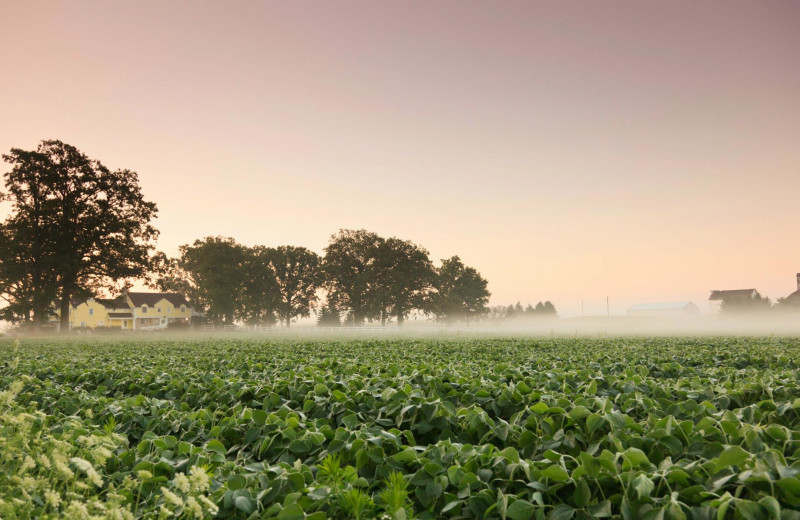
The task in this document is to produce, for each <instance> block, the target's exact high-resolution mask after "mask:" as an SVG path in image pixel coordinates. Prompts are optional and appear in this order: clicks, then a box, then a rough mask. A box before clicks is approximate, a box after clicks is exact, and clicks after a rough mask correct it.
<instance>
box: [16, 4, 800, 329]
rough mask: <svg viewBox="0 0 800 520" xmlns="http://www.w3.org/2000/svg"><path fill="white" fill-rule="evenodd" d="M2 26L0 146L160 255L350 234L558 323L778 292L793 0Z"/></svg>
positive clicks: (253, 8) (238, 13)
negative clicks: (132, 228) (154, 245)
mask: <svg viewBox="0 0 800 520" xmlns="http://www.w3.org/2000/svg"><path fill="white" fill-rule="evenodd" d="M3 7H4V9H3V11H4V14H5V16H4V17H3V19H2V20H0V28H1V29H2V30H1V31H0V48H2V49H3V51H2V53H3V58H4V60H3V62H4V65H5V68H6V71H7V72H6V81H4V82H2V83H0V103H1V105H0V109H1V112H0V113H2V114H3V120H4V123H5V124H3V125H2V126H0V153H8V151H9V149H10V148H12V147H16V148H23V149H33V148H35V147H36V145H37V144H38V142H39V141H40V140H41V139H59V140H62V141H64V142H67V143H69V144H72V145H74V146H76V147H77V148H78V149H80V150H81V151H82V152H84V153H86V154H87V155H88V156H89V157H91V158H93V159H98V160H100V161H102V162H103V163H104V164H105V165H106V166H108V167H110V168H112V169H116V168H128V169H131V170H134V171H136V172H137V173H138V174H139V177H140V184H141V187H142V191H143V193H144V194H145V196H146V197H147V198H148V199H149V200H152V201H154V202H156V203H157V204H158V207H159V218H158V219H157V220H156V221H155V225H156V227H158V229H160V231H161V238H160V240H159V244H158V247H159V249H161V250H163V251H165V252H167V253H169V254H176V253H177V247H178V245H180V244H183V243H189V242H192V241H194V240H195V239H197V238H201V237H204V236H207V235H222V236H231V237H234V238H235V239H236V240H238V241H239V242H241V243H243V244H247V245H255V244H264V245H269V246H277V245H283V244H292V245H300V246H305V247H308V248H309V249H312V250H314V251H316V252H318V253H322V249H323V248H324V247H325V245H326V244H327V242H328V238H329V236H330V235H331V234H333V233H335V232H336V231H337V230H338V229H340V228H357V229H358V228H365V229H368V230H371V231H375V232H377V233H379V234H381V235H384V236H398V237H401V238H405V239H410V240H413V241H414V242H416V243H418V244H421V245H422V246H424V247H425V248H427V249H428V250H429V251H430V253H431V257H432V259H434V261H435V262H436V263H437V264H438V261H439V259H441V258H447V257H450V256H452V255H459V256H460V257H461V258H462V260H463V261H464V262H465V263H466V264H468V265H471V266H473V267H475V268H476V269H478V270H479V271H480V272H481V274H482V275H483V276H484V277H485V278H487V279H488V281H489V290H490V291H491V292H492V299H491V303H490V304H491V305H508V304H511V303H516V302H517V301H520V302H522V304H523V305H526V304H527V303H532V304H536V302H538V301H540V300H541V301H544V300H550V301H552V302H553V303H554V304H555V305H556V308H557V309H558V311H559V313H560V314H561V315H562V316H576V315H580V314H581V301H584V313H585V314H586V315H598V314H601V315H602V314H605V312H606V296H609V297H610V304H611V313H612V314H617V315H619V314H624V313H625V310H626V309H627V307H628V306H630V305H631V304H633V303H637V302H666V301H679V300H680V301H693V302H694V303H695V304H696V305H697V306H698V307H699V308H700V309H701V311H706V310H707V308H708V301H707V299H708V295H709V291H710V290H712V289H740V288H755V289H758V290H759V291H760V292H761V294H762V295H766V296H769V297H770V298H772V299H773V300H775V299H776V298H778V297H783V296H787V295H788V294H789V293H791V292H793V291H795V290H796V289H797V287H796V282H795V273H797V272H800V241H798V240H797V231H796V226H797V222H798V211H797V209H796V202H795V197H797V195H798V193H800V146H798V142H800V96H798V93H799V92H800V67H799V66H798V55H800V3H797V2H789V1H776V2H759V3H753V2H741V1H726V2H721V1H717V2H704V3H701V4H698V3H694V2H688V1H678V2H669V3H667V2H632V1H628V2H618V3H614V4H613V6H612V4H600V3H596V2H570V3H568V4H566V3H555V2H503V3H484V2H471V1H459V2H437V3H424V2H404V3H403V4H389V3H380V4H375V3H369V2H341V3H311V2H304V3H280V4H279V3H269V4H261V3H255V2H240V3H226V4H195V3H191V2H169V3H157V2H139V3H131V4H109V3H106V2H89V1H87V2H81V3H53V4H28V3H22V2H4V3H3ZM9 169H10V166H9V165H8V164H7V163H4V162H3V163H2V169H1V170H0V172H3V173H4V172H6V171H8V170H9ZM0 208H2V209H0V212H2V214H0V217H2V218H4V217H5V215H6V213H7V211H8V205H3V206H2V207H0Z"/></svg>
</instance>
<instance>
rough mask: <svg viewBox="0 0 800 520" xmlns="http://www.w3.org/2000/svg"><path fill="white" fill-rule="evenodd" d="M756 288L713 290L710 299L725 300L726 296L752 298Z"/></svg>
mask: <svg viewBox="0 0 800 520" xmlns="http://www.w3.org/2000/svg"><path fill="white" fill-rule="evenodd" d="M755 292H756V290H755V289H734V290H732V291H711V296H709V297H708V299H709V300H723V299H725V298H751V297H752V296H753V294H754V293H755Z"/></svg>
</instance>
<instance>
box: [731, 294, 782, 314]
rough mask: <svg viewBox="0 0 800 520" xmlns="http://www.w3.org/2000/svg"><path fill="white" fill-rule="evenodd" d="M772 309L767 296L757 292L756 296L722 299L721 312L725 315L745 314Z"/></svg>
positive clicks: (736, 296)
mask: <svg viewBox="0 0 800 520" xmlns="http://www.w3.org/2000/svg"><path fill="white" fill-rule="evenodd" d="M771 307H772V302H771V301H770V299H769V298H767V297H766V296H761V294H760V293H759V292H758V291H756V292H755V294H754V295H752V296H750V295H732V296H725V297H724V298H723V299H722V305H721V306H720V311H721V312H722V313H724V314H745V313H753V312H763V311H767V310H769V309H770V308H771Z"/></svg>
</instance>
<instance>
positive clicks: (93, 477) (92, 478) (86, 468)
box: [69, 457, 103, 487]
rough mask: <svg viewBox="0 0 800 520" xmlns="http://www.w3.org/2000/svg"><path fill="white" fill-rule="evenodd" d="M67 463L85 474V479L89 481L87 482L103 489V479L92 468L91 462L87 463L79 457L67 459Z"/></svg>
mask: <svg viewBox="0 0 800 520" xmlns="http://www.w3.org/2000/svg"><path fill="white" fill-rule="evenodd" d="M69 461H70V462H71V463H72V464H73V465H74V466H75V467H76V468H78V469H79V470H81V471H83V472H84V473H86V478H87V479H89V482H91V483H92V484H94V485H95V486H97V487H103V478H102V477H101V476H100V474H99V473H98V472H97V470H96V469H94V466H92V463H91V462H89V461H88V460H86V459H82V458H80V457H72V458H71V459H69Z"/></svg>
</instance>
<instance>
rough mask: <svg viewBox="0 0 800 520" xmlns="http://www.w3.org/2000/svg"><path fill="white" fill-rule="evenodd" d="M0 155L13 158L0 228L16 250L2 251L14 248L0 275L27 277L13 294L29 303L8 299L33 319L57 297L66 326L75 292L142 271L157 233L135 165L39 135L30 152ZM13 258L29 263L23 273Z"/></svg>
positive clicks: (40, 319)
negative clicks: (116, 163) (113, 164)
mask: <svg viewBox="0 0 800 520" xmlns="http://www.w3.org/2000/svg"><path fill="white" fill-rule="evenodd" d="M3 159H4V160H5V161H6V162H8V163H10V164H11V165H12V170H11V171H10V172H7V173H6V174H5V186H6V190H7V193H5V194H4V196H3V198H4V199H5V200H9V201H10V202H11V203H12V213H11V215H10V216H9V217H8V219H7V220H6V222H5V224H4V225H3V233H4V234H5V235H6V239H8V240H11V241H12V242H14V244H15V247H14V248H13V253H12V252H9V251H8V250H5V251H3V253H2V254H0V256H3V257H4V262H5V261H7V260H8V256H7V255H9V256H11V255H13V260H12V261H11V262H10V263H8V264H6V265H8V266H10V268H9V270H8V271H6V270H5V269H4V275H3V276H5V275H6V274H7V273H9V272H10V273H12V275H11V276H12V277H13V273H15V272H16V273H17V274H16V276H17V277H18V279H17V280H16V283H12V284H10V286H12V287H15V288H17V289H20V288H22V287H24V286H26V284H27V289H25V290H20V292H19V293H18V294H19V295H20V297H22V298H28V303H23V302H20V301H16V300H15V301H14V302H13V303H14V304H15V305H16V306H17V308H19V306H20V304H22V307H26V306H27V307H28V308H29V309H30V312H31V313H32V316H33V319H34V320H35V321H37V322H40V323H41V322H43V321H44V320H45V319H46V316H47V311H46V309H44V305H45V300H49V299H51V298H53V297H58V298H60V305H59V307H60V313H61V317H60V319H61V330H62V331H64V332H66V331H67V330H68V328H69V309H70V302H71V299H72V297H73V296H75V295H76V294H82V293H83V294H85V293H93V292H96V291H98V290H100V289H101V288H105V287H109V286H111V285H112V284H114V283H115V282H117V281H118V280H121V279H130V278H134V277H138V276H141V275H142V274H144V273H145V272H146V270H147V268H148V266H149V265H150V256H149V254H150V252H151V251H152V250H153V246H154V244H153V243H154V241H155V239H156V237H157V236H158V231H157V230H156V229H155V228H154V227H153V226H152V225H151V224H150V221H151V220H152V219H154V218H155V216H156V213H157V209H156V205H155V204H154V203H152V202H148V201H146V200H145V199H144V197H143V195H142V193H141V190H140V188H139V179H138V176H137V174H136V173H135V172H132V171H130V170H115V171H111V170H109V169H108V168H106V167H105V166H104V165H103V164H102V163H100V162H99V161H96V160H92V159H90V158H89V157H87V156H86V155H85V154H83V153H81V152H80V151H79V150H78V149H77V148H75V147H74V146H70V145H68V144H65V143H62V142H61V141H55V140H52V141H42V142H41V143H40V144H39V146H38V147H37V149H36V150H35V151H26V150H21V149H17V148H12V149H11V152H10V153H9V154H6V155H3ZM25 259H36V260H34V261H26V260H25ZM14 262H25V264H26V265H27V266H28V268H27V269H26V270H25V271H24V272H22V273H20V272H19V270H18V268H16V267H14ZM23 279H24V280H23ZM7 282H8V280H6V282H4V287H8V286H9V284H8V283H7ZM4 290H6V289H4ZM26 290H29V292H26ZM25 294H28V296H25ZM6 296H7V295H6ZM48 304H49V302H48ZM23 314H24V313H23Z"/></svg>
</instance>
